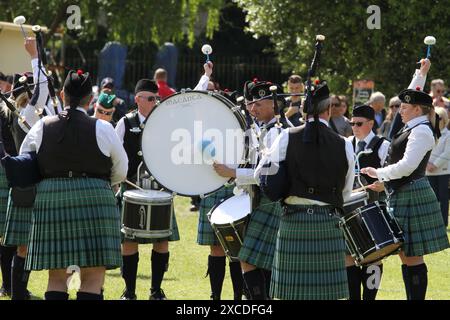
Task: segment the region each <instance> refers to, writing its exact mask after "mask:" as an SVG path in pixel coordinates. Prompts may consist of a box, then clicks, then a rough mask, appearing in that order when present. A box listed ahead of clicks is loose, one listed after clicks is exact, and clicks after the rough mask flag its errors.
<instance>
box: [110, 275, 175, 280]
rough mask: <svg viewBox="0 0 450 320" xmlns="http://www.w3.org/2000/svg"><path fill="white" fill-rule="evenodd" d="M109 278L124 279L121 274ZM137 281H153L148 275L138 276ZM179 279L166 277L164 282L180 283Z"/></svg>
mask: <svg viewBox="0 0 450 320" xmlns="http://www.w3.org/2000/svg"><path fill="white" fill-rule="evenodd" d="M108 276H109V277H111V278H122V276H121V275H120V273H109V274H108ZM136 279H137V280H151V279H152V277H151V276H147V275H138V276H137V277H136ZM178 280H179V279H178V278H173V277H172V278H170V277H169V278H167V277H164V281H178Z"/></svg>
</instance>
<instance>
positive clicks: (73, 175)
mask: <svg viewBox="0 0 450 320" xmlns="http://www.w3.org/2000/svg"><path fill="white" fill-rule="evenodd" d="M50 178H94V179H101V180H106V181H108V180H109V177H106V176H103V175H99V174H93V173H86V172H74V171H65V172H55V173H51V174H45V175H44V179H50Z"/></svg>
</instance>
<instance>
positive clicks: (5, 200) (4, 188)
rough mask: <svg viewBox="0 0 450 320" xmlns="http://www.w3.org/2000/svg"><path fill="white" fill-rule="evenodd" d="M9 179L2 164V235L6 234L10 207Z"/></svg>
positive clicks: (0, 195) (0, 182)
mask: <svg viewBox="0 0 450 320" xmlns="http://www.w3.org/2000/svg"><path fill="white" fill-rule="evenodd" d="M8 195H9V188H8V181H7V180H6V173H5V169H3V166H1V165H0V237H2V236H3V235H4V231H5V221H6V211H7V208H8Z"/></svg>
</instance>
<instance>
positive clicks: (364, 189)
mask: <svg viewBox="0 0 450 320" xmlns="http://www.w3.org/2000/svg"><path fill="white" fill-rule="evenodd" d="M366 189H367V188H366V187H365V186H364V187H361V188H358V189H354V190H352V192H360V191H366Z"/></svg>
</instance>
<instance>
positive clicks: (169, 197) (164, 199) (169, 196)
mask: <svg viewBox="0 0 450 320" xmlns="http://www.w3.org/2000/svg"><path fill="white" fill-rule="evenodd" d="M129 191H157V192H164V193H167V197H161V198H151V199H152V200H156V201H155V202H146V203H145V204H152V203H166V202H167V203H168V204H170V203H172V202H173V195H172V194H171V193H170V192H167V191H160V190H151V189H150V190H146V189H144V190H139V189H132V190H126V191H124V192H123V194H122V198H123V200H125V201H126V200H127V199H131V200H136V199H137V198H132V197H130V196H128V197H127V195H126V193H127V192H129ZM130 193H131V192H130ZM140 199H142V200H144V198H139V200H140ZM148 199H149V198H147V199H145V200H148ZM136 201H138V200H136ZM131 203H134V202H131ZM139 204H141V202H139Z"/></svg>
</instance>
